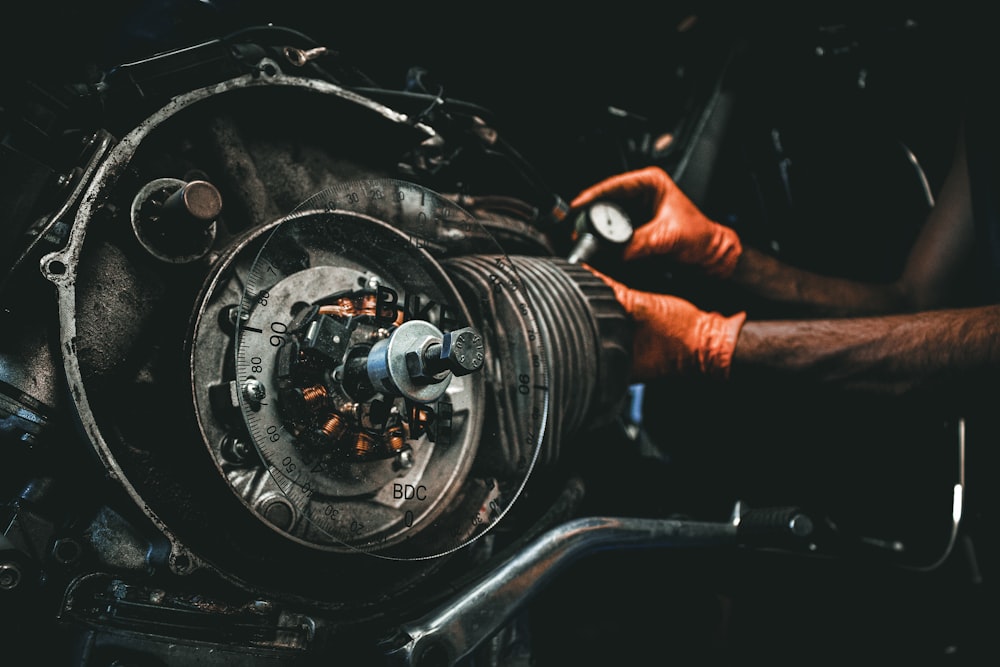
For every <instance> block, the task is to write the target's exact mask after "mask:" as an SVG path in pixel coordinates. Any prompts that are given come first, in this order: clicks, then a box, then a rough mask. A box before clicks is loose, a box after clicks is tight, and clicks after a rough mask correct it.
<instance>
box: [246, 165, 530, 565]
mask: <svg viewBox="0 0 1000 667" xmlns="http://www.w3.org/2000/svg"><path fill="white" fill-rule="evenodd" d="M469 239H472V240H475V242H476V243H478V244H480V245H481V244H482V243H483V239H487V242H488V243H489V244H490V245H489V246H488V248H487V249H488V250H489V252H488V253H485V254H487V255H489V256H490V257H491V258H492V261H493V266H495V273H496V282H495V285H498V286H499V287H498V288H497V289H498V290H504V291H505V294H504V296H506V297H507V298H508V300H513V301H514V302H515V303H516V304H517V307H518V310H519V318H520V321H521V322H523V323H524V325H525V327H526V328H527V329H529V330H530V331H532V332H533V331H535V330H537V329H536V327H535V326H534V319H533V315H532V310H531V305H530V303H528V301H527V296H526V291H527V290H524V289H520V287H521V283H520V277H519V276H518V275H517V273H516V270H515V269H514V265H513V264H512V263H511V262H510V261H509V260H508V259H507V258H506V256H505V255H504V254H503V251H502V249H501V248H500V247H499V246H498V245H496V244H495V241H493V240H492V239H491V238H490V237H489V236H488V234H487V233H486V232H485V230H484V229H483V228H482V226H481V225H479V223H478V222H476V220H475V219H474V218H473V217H472V216H471V215H470V214H468V213H467V212H466V211H464V209H461V208H460V207H458V206H457V205H455V204H453V203H452V202H450V201H449V200H447V199H445V198H444V197H442V196H441V195H438V194H436V193H434V192H432V191H430V190H427V189H426V188H423V187H420V186H417V185H415V184H412V183H407V182H404V181H396V180H388V179H387V180H367V181H359V182H351V183H346V184H343V185H342V186H339V187H337V188H333V189H330V190H325V191H323V192H321V193H319V194H317V195H315V196H314V197H312V198H310V199H309V200H308V201H306V202H304V203H303V204H302V205H301V206H300V207H298V208H297V209H296V211H295V212H293V213H292V214H291V215H289V216H287V217H286V218H284V219H283V220H281V221H280V222H279V223H278V224H276V225H275V226H274V228H273V230H272V231H270V232H269V235H268V236H267V238H266V239H264V240H263V242H262V244H261V245H260V247H259V250H258V251H257V254H256V256H255V257H254V259H253V261H252V263H251V264H250V267H249V269H248V270H247V271H246V275H245V276H244V278H243V281H244V288H243V291H242V297H241V301H240V304H239V309H238V315H237V317H236V336H235V344H234V350H235V379H234V381H233V383H232V393H233V394H235V398H236V400H237V401H238V404H239V410H240V412H241V414H242V421H243V424H244V426H245V429H246V434H247V436H248V438H249V440H250V441H251V442H252V444H253V447H254V450H255V451H256V453H257V455H258V456H259V459H260V462H261V463H262V465H263V467H264V468H265V469H266V471H267V476H266V478H264V479H261V480H257V482H255V484H251V483H247V482H246V481H245V480H244V481H243V482H241V483H240V484H239V485H238V486H240V491H239V493H240V494H241V495H243V496H248V497H249V496H250V495H251V492H250V491H249V490H248V489H249V488H250V487H254V488H255V490H254V491H253V492H252V496H253V505H254V508H255V510H256V511H257V512H258V515H259V517H260V518H261V519H262V520H264V521H265V522H266V523H268V524H269V525H271V527H272V528H275V529H278V530H280V531H281V532H285V533H286V534H287V535H288V536H289V537H290V538H292V539H295V540H298V541H301V542H304V543H306V544H308V545H310V546H314V547H317V548H322V549H329V550H334V551H357V552H363V553H367V554H373V555H377V556H381V557H385V558H393V559H422V558H430V557H435V556H439V555H443V554H446V553H449V552H451V551H453V550H455V549H457V548H459V547H461V546H463V545H465V544H468V543H469V542H470V541H472V540H475V539H477V538H478V537H479V536H481V535H482V534H484V533H485V532H486V531H488V530H489V529H491V528H492V527H493V526H494V525H495V524H496V523H497V522H498V521H499V520H500V519H501V518H502V517H503V515H504V514H505V513H506V512H507V510H508V509H509V508H510V506H511V504H512V503H513V502H514V501H515V500H516V498H517V496H518V494H519V493H520V491H521V489H522V488H523V486H524V484H525V482H526V481H527V478H528V475H529V474H530V471H531V468H532V467H533V464H534V458H535V456H536V455H537V452H538V448H539V445H540V444H541V442H542V439H543V436H544V430H545V419H546V415H547V412H548V410H547V408H548V395H547V391H546V387H547V371H546V366H545V364H544V363H539V360H544V359H545V353H544V350H543V349H542V348H541V342H540V340H541V337H540V336H534V335H532V336H531V337H530V340H531V342H530V345H532V346H534V349H532V350H530V351H529V354H523V350H522V351H521V352H522V353H520V354H517V355H511V354H510V349H511V347H510V345H509V344H507V345H504V344H501V343H499V342H498V340H497V337H496V336H495V335H493V334H491V330H492V324H491V323H488V322H480V321H475V319H474V318H473V316H472V314H471V313H472V312H473V311H474V309H472V310H470V308H469V304H468V300H469V295H468V294H465V295H464V296H463V294H461V293H460V292H459V290H458V289H457V288H456V286H455V284H454V283H453V282H452V279H451V278H450V277H449V275H448V273H447V272H446V270H445V269H443V268H442V264H441V263H440V262H439V259H441V257H443V256H445V255H447V253H448V249H449V248H451V247H455V246H456V244H457V245H462V243H463V240H469ZM524 340H526V341H527V340H529V339H528V338H527V337H525V339H524ZM515 357H516V358H515ZM521 359H524V360H526V361H524V362H522V361H520V360H521ZM525 388H527V391H525ZM491 391H502V392H507V393H512V394H513V395H514V396H517V397H518V398H519V400H520V403H519V404H518V409H519V411H520V410H523V414H524V415H525V419H528V420H531V424H530V425H529V428H528V429H527V433H528V439H529V440H530V442H526V443H521V444H523V445H526V447H525V448H524V449H525V451H527V452H528V456H527V457H525V456H523V455H522V456H520V457H519V460H518V461H516V462H512V465H511V466H507V467H506V468H505V467H504V466H500V467H499V468H495V467H494V468H491V465H493V464H492V463H490V462H495V461H497V460H498V459H503V457H504V453H503V452H502V451H493V450H496V449H502V446H500V445H498V444H497V442H496V439H495V438H493V437H491V433H490V430H491V426H490V424H489V421H488V419H486V415H487V413H488V410H487V404H488V402H489V401H490V396H491V394H490V392H491ZM484 461H485V462H487V464H483V462H484ZM491 469H497V470H504V469H506V470H512V471H513V474H510V475H503V476H500V477H495V476H492V475H491V474H489V471H490V470H491ZM483 471H486V473H485V474H484V472H483ZM241 479H242V478H241ZM261 485H263V486H265V487H267V488H268V491H267V492H266V493H262V492H261V491H260V488H261ZM265 497H266V498H268V499H269V501H268V504H267V507H268V508H272V507H274V506H275V503H276V502H277V503H278V505H277V507H278V511H274V510H263V509H261V503H262V500H261V499H262V498H265ZM275 516H277V517H278V518H279V520H277V521H276V520H275Z"/></svg>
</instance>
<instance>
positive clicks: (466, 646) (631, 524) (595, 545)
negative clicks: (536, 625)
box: [382, 517, 738, 667]
mask: <svg viewBox="0 0 1000 667" xmlns="http://www.w3.org/2000/svg"><path fill="white" fill-rule="evenodd" d="M737 536H738V533H737V527H736V526H734V525H733V524H731V523H710V522H698V521H678V520H673V519H637V518H617V517H587V518H582V519H575V520H573V521H569V522H567V523H565V524H563V525H561V526H558V527H556V528H553V529H552V530H550V531H548V532H547V533H545V534H543V535H542V536H541V537H539V538H538V539H536V540H535V541H534V542H532V543H531V544H529V545H528V546H527V547H526V548H524V549H523V550H521V551H520V552H518V553H517V554H516V555H514V556H512V557H510V558H509V559H508V560H506V561H505V562H504V563H502V564H500V565H499V566H497V567H496V568H495V569H494V570H492V571H491V572H490V573H489V574H487V575H485V576H484V577H482V578H481V579H478V580H476V581H474V582H473V583H471V584H470V585H468V586H467V587H465V588H464V589H463V590H462V591H461V592H460V593H458V594H457V595H455V596H453V597H452V598H450V599H449V600H448V601H447V602H446V603H444V604H442V605H441V606H439V607H437V608H436V609H434V610H432V611H430V612H429V613H427V614H425V615H423V616H421V617H420V618H417V619H415V620H413V621H409V622H406V623H403V624H401V625H400V626H399V627H398V628H397V629H396V631H395V632H394V633H393V634H392V635H390V636H389V637H387V638H386V639H385V640H383V642H382V648H383V650H384V652H385V656H386V659H387V660H388V661H389V664H392V665H400V666H405V667H430V666H432V665H433V666H434V667H438V666H445V665H455V664H458V663H459V661H460V660H461V659H462V658H464V657H466V656H468V655H469V653H471V652H472V651H474V650H475V649H476V648H477V647H479V646H480V645H481V644H482V643H483V642H484V641H486V640H487V639H489V638H490V637H491V636H492V635H493V634H495V633H496V632H497V631H498V630H499V629H500V628H501V627H502V626H503V624H504V623H505V622H507V621H508V620H510V619H511V618H512V617H513V616H514V614H515V613H516V612H517V611H518V610H519V609H521V608H523V607H524V605H525V604H526V603H527V602H528V601H529V600H530V599H531V598H532V597H533V596H534V595H535V594H536V593H537V592H538V591H539V590H541V589H542V588H543V587H544V586H545V585H546V584H547V583H548V582H549V581H551V580H552V579H553V578H555V577H556V576H557V575H558V574H559V573H560V572H561V571H562V570H563V569H565V568H566V567H567V566H568V565H570V564H571V563H573V562H575V561H576V560H577V559H579V558H581V557H583V556H586V555H589V554H593V553H596V552H599V551H603V550H607V549H662V548H675V549H676V548H694V547H714V546H723V545H735V544H737Z"/></svg>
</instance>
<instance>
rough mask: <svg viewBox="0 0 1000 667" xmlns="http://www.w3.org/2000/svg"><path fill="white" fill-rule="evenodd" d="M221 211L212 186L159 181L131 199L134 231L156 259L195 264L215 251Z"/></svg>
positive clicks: (218, 195) (216, 194) (216, 190)
mask: <svg viewBox="0 0 1000 667" xmlns="http://www.w3.org/2000/svg"><path fill="white" fill-rule="evenodd" d="M221 211H222V195H220V194H219V191H218V189H217V188H216V187H215V186H214V185H212V184H211V183H209V182H207V181H202V180H195V181H190V182H186V181H183V180H181V179H177V178H157V179H154V180H152V181H150V182H149V183H147V184H146V185H144V186H143V187H142V188H141V189H140V190H139V192H138V193H137V194H136V196H135V198H134V199H133V200H132V210H131V219H132V231H133V232H134V233H135V237H136V239H137V240H138V241H139V243H140V244H142V246H143V247H144V248H145V249H146V250H147V251H148V252H149V254H151V255H152V256H153V257H156V258H157V259H159V260H161V261H164V262H170V263H175V264H184V263H187V262H194V261H196V260H198V259H201V258H202V257H204V256H205V254H206V253H208V251H209V250H210V249H211V248H212V244H213V243H214V242H215V237H216V224H215V219H216V218H217V217H218V216H219V213H221Z"/></svg>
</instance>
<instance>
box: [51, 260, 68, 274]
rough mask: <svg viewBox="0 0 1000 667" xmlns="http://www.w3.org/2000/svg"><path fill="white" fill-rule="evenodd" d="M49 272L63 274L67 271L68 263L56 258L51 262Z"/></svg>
mask: <svg viewBox="0 0 1000 667" xmlns="http://www.w3.org/2000/svg"><path fill="white" fill-rule="evenodd" d="M49 273H51V274H52V275H54V276H61V275H63V274H64V273H66V265H65V264H64V263H63V262H61V261H59V260H58V259H54V260H52V261H51V262H49Z"/></svg>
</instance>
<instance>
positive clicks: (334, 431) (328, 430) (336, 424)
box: [320, 413, 347, 440]
mask: <svg viewBox="0 0 1000 667" xmlns="http://www.w3.org/2000/svg"><path fill="white" fill-rule="evenodd" d="M320 430H321V431H323V434H324V435H325V436H327V437H328V438H331V439H333V440H339V439H340V437H341V436H342V435H344V431H346V430H347V420H345V419H344V418H343V417H341V416H340V415H338V414H337V413H333V414H331V415H330V416H329V417H328V418H327V420H326V421H325V422H323V425H322V426H320Z"/></svg>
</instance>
